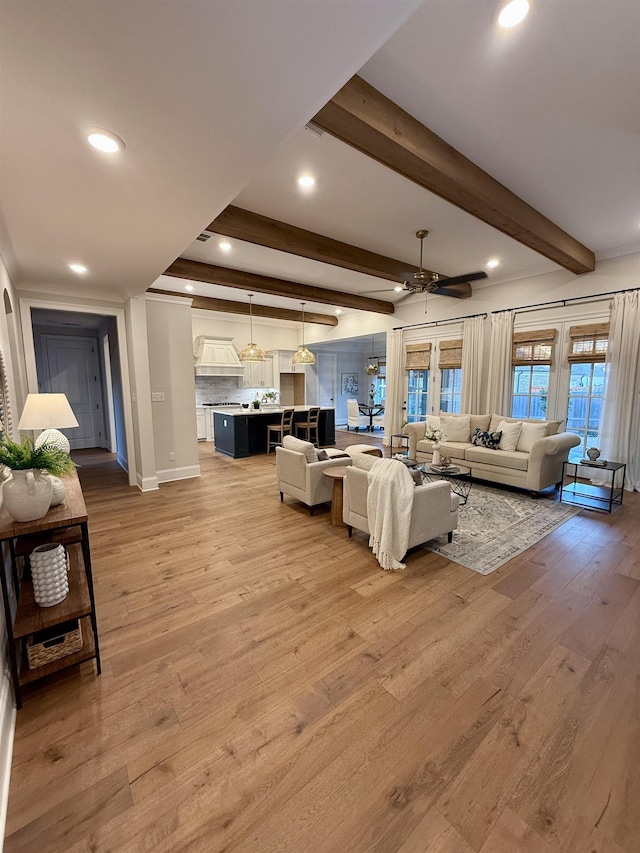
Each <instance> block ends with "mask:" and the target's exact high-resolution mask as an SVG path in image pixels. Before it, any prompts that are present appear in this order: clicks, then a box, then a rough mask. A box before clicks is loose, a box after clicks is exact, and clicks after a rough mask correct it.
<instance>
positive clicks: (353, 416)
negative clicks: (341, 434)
mask: <svg viewBox="0 0 640 853" xmlns="http://www.w3.org/2000/svg"><path fill="white" fill-rule="evenodd" d="M360 427H363V428H364V429H368V427H369V418H365V416H364V415H361V414H360V409H359V408H358V401H357V400H347V429H348V430H350V429H355V431H356V432H358V431H359V430H360Z"/></svg>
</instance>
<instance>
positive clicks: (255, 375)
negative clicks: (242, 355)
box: [243, 355, 275, 388]
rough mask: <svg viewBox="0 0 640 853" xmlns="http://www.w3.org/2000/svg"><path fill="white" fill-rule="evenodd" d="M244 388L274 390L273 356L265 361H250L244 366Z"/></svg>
mask: <svg viewBox="0 0 640 853" xmlns="http://www.w3.org/2000/svg"><path fill="white" fill-rule="evenodd" d="M243 386H244V387H245V388H274V387H275V386H274V384H273V356H271V355H268V356H267V357H266V358H265V360H264V361H248V362H245V365H244V377H243Z"/></svg>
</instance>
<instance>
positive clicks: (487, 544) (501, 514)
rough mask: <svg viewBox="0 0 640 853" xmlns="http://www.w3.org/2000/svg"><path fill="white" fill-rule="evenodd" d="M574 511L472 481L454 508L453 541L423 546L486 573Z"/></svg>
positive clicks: (438, 541)
mask: <svg viewBox="0 0 640 853" xmlns="http://www.w3.org/2000/svg"><path fill="white" fill-rule="evenodd" d="M579 512H580V508H579V507H575V506H570V505H569V504H561V503H558V502H553V501H551V500H549V499H548V498H544V497H541V498H532V497H530V496H529V495H527V494H526V493H524V492H522V493H520V492H510V491H507V490H506V489H505V490H502V489H494V488H491V487H490V486H484V485H479V484H478V483H474V484H473V487H472V489H471V494H470V495H469V499H468V501H467V504H466V506H461V507H460V514H459V520H458V528H457V530H454V532H453V542H452V543H451V544H449V543H448V542H447V537H446V535H445V536H440V537H439V538H438V539H434V540H432V541H431V542H429V543H427V544H426V545H425V546H424V547H425V548H427V550H429V551H435V553H437V554H442V556H443V557H446V558H447V559H448V560H452V561H453V562H454V563H459V564H460V565H461V566H466V567H467V568H468V569H473V571H474V572H479V574H481V575H489V574H491V572H494V571H495V570H496V569H498V568H499V567H500V566H502V565H503V564H504V563H506V562H507V560H510V559H511V558H512V557H515V556H516V555H517V554H521V553H522V552H523V551H526V549H527V548H530V547H531V546H532V545H534V544H535V543H536V542H538V541H539V540H540V539H542V538H543V537H545V536H546V535H547V534H548V533H551V531H552V530H555V529H556V528H557V527H560V525H561V524H564V522H565V521H568V520H569V519H570V518H573V516H574V515H577V514H578V513H579Z"/></svg>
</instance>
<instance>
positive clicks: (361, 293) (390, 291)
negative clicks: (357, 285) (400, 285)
mask: <svg viewBox="0 0 640 853" xmlns="http://www.w3.org/2000/svg"><path fill="white" fill-rule="evenodd" d="M365 293H395V288H388V289H387V290H359V291H358V296H364V295H365Z"/></svg>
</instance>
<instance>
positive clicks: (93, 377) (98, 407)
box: [37, 334, 105, 450]
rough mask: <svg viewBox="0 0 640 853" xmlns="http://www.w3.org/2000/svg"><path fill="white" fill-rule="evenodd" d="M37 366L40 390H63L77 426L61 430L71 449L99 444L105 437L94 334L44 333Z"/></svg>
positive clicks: (61, 391) (57, 392)
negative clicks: (92, 335) (91, 335)
mask: <svg viewBox="0 0 640 853" xmlns="http://www.w3.org/2000/svg"><path fill="white" fill-rule="evenodd" d="M40 343H41V350H42V358H41V359H40V360H39V363H37V366H38V389H39V391H40V392H41V393H47V394H60V393H61V394H66V396H67V400H69V403H70V405H71V408H72V409H73V413H74V414H75V416H76V418H77V419H78V424H79V426H78V427H75V428H74V429H68V430H64V429H62V430H60V431H61V432H63V433H65V434H66V436H67V438H68V439H69V442H70V444H71V449H72V450H80V449H81V448H87V447H102V446H103V445H104V438H105V423H104V412H103V407H102V388H101V383H100V382H99V379H100V373H101V371H100V367H99V362H98V352H97V346H98V341H97V338H95V337H90V336H80V335H55V334H43V335H41V336H40Z"/></svg>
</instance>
